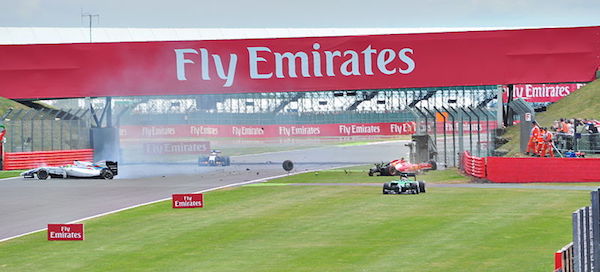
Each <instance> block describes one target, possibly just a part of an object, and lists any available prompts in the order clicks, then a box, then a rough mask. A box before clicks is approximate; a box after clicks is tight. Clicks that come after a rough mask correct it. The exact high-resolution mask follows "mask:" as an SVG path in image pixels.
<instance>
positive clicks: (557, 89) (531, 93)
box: [503, 83, 586, 103]
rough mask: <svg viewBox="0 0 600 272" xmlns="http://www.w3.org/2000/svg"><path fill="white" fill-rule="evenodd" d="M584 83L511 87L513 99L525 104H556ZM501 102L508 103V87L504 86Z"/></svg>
mask: <svg viewBox="0 0 600 272" xmlns="http://www.w3.org/2000/svg"><path fill="white" fill-rule="evenodd" d="M585 84H586V83H561V84H517V85H514V87H513V98H514V99H517V98H523V99H524V100H525V101H527V102H556V101H558V100H560V99H562V98H564V97H565V96H567V95H569V94H570V93H572V92H574V91H576V90H578V89H579V88H581V87H583V86H585ZM503 88H504V94H503V100H504V102H505V103H506V102H508V86H504V87H503Z"/></svg>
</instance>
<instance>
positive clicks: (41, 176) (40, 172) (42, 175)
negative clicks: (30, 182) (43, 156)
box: [37, 169, 49, 180]
mask: <svg viewBox="0 0 600 272" xmlns="http://www.w3.org/2000/svg"><path fill="white" fill-rule="evenodd" d="M48 176H49V174H48V170H46V169H40V170H38V172H37V177H38V179H41V180H44V179H47V178H48Z"/></svg>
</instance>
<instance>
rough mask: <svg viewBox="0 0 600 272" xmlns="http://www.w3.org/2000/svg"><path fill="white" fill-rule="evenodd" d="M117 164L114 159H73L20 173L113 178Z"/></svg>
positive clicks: (63, 176) (54, 176) (32, 175)
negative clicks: (87, 160)
mask: <svg viewBox="0 0 600 272" xmlns="http://www.w3.org/2000/svg"><path fill="white" fill-rule="evenodd" d="M118 173H119V172H118V164H117V162H114V161H99V162H96V163H92V162H84V161H74V162H73V164H69V165H65V166H44V167H38V168H34V169H31V170H27V171H25V172H23V173H21V176H23V177H24V178H34V177H37V178H38V179H47V178H48V177H51V178H103V179H113V178H114V176H116V175H117V174H118Z"/></svg>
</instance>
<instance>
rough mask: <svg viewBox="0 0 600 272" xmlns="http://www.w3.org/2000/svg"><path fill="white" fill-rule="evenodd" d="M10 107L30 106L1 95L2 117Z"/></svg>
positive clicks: (22, 107)
mask: <svg viewBox="0 0 600 272" xmlns="http://www.w3.org/2000/svg"><path fill="white" fill-rule="evenodd" d="M9 108H13V109H29V107H26V106H24V105H22V104H20V103H17V102H15V101H12V100H10V99H6V98H4V97H0V117H1V116H2V115H4V113H5V112H6V111H7V110H8V109H9Z"/></svg>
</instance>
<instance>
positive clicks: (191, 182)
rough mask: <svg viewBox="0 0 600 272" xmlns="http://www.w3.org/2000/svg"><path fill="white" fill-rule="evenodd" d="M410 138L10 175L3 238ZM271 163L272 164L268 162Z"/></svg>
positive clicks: (371, 157) (381, 156) (378, 154)
mask: <svg viewBox="0 0 600 272" xmlns="http://www.w3.org/2000/svg"><path fill="white" fill-rule="evenodd" d="M405 143H406V142H405V141H401V142H388V143H377V144H370V145H360V146H328V147H320V148H312V149H306V150H296V151H283V152H274V153H265V154H257V155H243V156H236V157H232V164H233V165H231V166H228V167H202V168H200V167H198V166H196V165H195V164H194V163H170V164H167V165H158V164H153V165H125V166H120V169H119V176H118V177H117V179H115V180H112V181H105V180H96V179H91V180H85V179H67V180H63V179H48V180H43V181H42V180H37V179H23V178H16V179H9V180H3V181H0V240H2V239H6V238H8V237H13V236H16V235H21V234H24V233H28V232H31V231H35V230H39V229H43V228H46V226H47V224H49V223H65V222H71V221H74V220H78V219H81V218H86V217H90V216H94V215H98V214H102V213H107V212H111V211H115V210H119V209H123V208H127V207H131V206H134V205H139V204H143V203H148V202H152V201H156V200H159V199H164V198H168V197H170V196H171V194H173V193H189V192H197V191H202V190H207V189H211V188H217V187H221V186H225V185H228V184H236V183H240V182H245V181H251V180H256V179H261V178H268V177H273V176H277V175H282V174H286V172H285V171H284V170H283V169H282V167H281V162H282V161H284V160H292V161H293V162H294V163H295V165H296V167H295V169H294V170H293V171H292V173H293V172H298V171H305V170H318V169H328V168H334V167H340V166H346V165H356V164H365V163H374V162H380V161H389V160H392V159H397V158H398V157H401V156H404V157H407V152H408V150H407V148H406V147H405V146H404V144H405ZM267 162H271V163H267ZM235 164H237V165H235Z"/></svg>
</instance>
